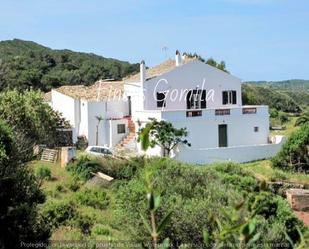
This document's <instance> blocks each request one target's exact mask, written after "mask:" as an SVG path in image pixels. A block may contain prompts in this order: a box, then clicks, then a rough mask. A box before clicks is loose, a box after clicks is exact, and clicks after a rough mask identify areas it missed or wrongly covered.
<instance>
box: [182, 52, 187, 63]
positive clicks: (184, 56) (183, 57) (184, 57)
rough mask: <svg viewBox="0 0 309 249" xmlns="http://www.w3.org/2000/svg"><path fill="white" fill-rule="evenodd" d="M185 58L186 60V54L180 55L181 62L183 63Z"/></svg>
mask: <svg viewBox="0 0 309 249" xmlns="http://www.w3.org/2000/svg"><path fill="white" fill-rule="evenodd" d="M186 58H187V54H186V53H183V54H182V57H181V60H182V62H184V61H185V60H186Z"/></svg>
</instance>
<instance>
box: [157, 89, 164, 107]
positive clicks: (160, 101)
mask: <svg viewBox="0 0 309 249" xmlns="http://www.w3.org/2000/svg"><path fill="white" fill-rule="evenodd" d="M165 97H166V92H157V107H166V100H165Z"/></svg>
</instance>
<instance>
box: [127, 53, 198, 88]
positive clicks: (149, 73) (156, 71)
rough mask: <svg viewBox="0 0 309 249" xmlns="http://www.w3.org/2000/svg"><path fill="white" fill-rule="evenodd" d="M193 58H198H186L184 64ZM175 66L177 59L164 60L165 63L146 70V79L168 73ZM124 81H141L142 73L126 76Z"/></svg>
mask: <svg viewBox="0 0 309 249" xmlns="http://www.w3.org/2000/svg"><path fill="white" fill-rule="evenodd" d="M193 60H196V58H186V59H185V60H184V61H183V64H186V63H188V62H190V61H193ZM174 68H176V63H175V60H172V59H169V60H167V61H164V62H163V63H161V64H159V65H157V66H154V67H152V68H149V69H147V70H146V77H147V78H146V80H147V79H151V78H154V77H157V76H159V75H161V74H164V73H167V72H169V71H171V70H173V69H174ZM124 81H125V82H138V81H140V73H137V74H134V75H131V76H129V77H127V78H124Z"/></svg>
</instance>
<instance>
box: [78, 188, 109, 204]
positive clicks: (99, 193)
mask: <svg viewBox="0 0 309 249" xmlns="http://www.w3.org/2000/svg"><path fill="white" fill-rule="evenodd" d="M76 201H77V202H78V203H79V204H81V205H86V206H90V207H93V208H100V209H105V208H107V206H108V204H109V197H108V196H107V194H106V192H105V191H104V190H103V189H100V188H86V189H83V190H82V191H79V192H77V193H76Z"/></svg>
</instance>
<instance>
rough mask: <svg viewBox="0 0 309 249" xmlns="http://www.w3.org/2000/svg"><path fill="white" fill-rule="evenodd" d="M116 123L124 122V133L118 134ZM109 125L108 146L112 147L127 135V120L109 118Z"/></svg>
mask: <svg viewBox="0 0 309 249" xmlns="http://www.w3.org/2000/svg"><path fill="white" fill-rule="evenodd" d="M118 124H124V125H125V127H126V130H125V133H120V134H118V129H117V126H118ZM109 127H110V135H111V136H110V142H109V146H110V147H113V146H115V145H117V144H118V143H120V141H121V140H122V139H123V138H124V137H126V136H127V135H128V120H127V119H117V120H110V122H109Z"/></svg>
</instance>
